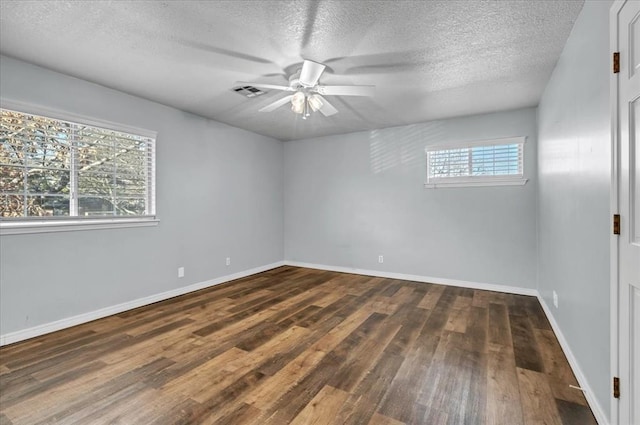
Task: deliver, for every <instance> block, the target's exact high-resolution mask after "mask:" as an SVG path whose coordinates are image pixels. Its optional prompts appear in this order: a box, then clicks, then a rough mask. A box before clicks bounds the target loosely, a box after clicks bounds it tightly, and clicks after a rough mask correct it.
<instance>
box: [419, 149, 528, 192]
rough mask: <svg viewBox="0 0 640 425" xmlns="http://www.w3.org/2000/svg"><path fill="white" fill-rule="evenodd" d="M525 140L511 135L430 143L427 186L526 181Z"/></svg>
mask: <svg viewBox="0 0 640 425" xmlns="http://www.w3.org/2000/svg"><path fill="white" fill-rule="evenodd" d="M524 143H525V137H511V138H506V139H495V140H482V141H475V142H467V143H464V144H450V145H445V146H430V147H428V148H427V149H426V154H427V181H426V183H425V187H430V188H433V187H438V186H443V187H444V186H497V185H517V184H524V183H526V181H527V180H526V179H525V178H524Z"/></svg>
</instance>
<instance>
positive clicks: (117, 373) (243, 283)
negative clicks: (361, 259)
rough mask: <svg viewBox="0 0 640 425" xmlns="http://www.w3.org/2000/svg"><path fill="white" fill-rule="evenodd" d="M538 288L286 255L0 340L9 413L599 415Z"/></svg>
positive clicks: (390, 422)
mask: <svg viewBox="0 0 640 425" xmlns="http://www.w3.org/2000/svg"><path fill="white" fill-rule="evenodd" d="M570 384H571V385H577V382H576V380H575V378H574V376H573V374H572V372H571V369H570V368H569V365H568V363H567V360H566V358H565V356H564V354H563V352H562V350H561V348H560V346H559V344H558V341H557V339H556V337H555V335H554V333H553V331H552V330H551V327H550V326H549V323H548V322H547V320H546V318H545V316H544V313H543V311H542V308H541V307H540V305H539V304H538V301H537V300H536V298H534V297H526V296H518V295H508V294H502V293H497V292H488V291H478V290H472V289H465V288H455V287H446V286H440V285H431V284H425V283H415V282H407V281H400V280H392V279H382V278H373V277H367V276H358V275H350V274H341V273H333V272H326V271H319V270H310V269H302V268H295V267H281V268H278V269H274V270H271V271H268V272H265V273H261V274H258V275H254V276H251V277H248V278H244V279H240V280H237V281H234V282H230V283H227V284H224V285H219V286H216V287H213V288H210V289H206V290H202V291H199V292H195V293H192V294H188V295H185V296H182V297H177V298H173V299H171V300H167V301H164V302H161V303H157V304H153V305H150V306H146V307H142V308H139V309H136V310H131V311H128V312H124V313H121V314H118V315H115V316H111V317H107V318H104V319H101V320H97V321H94V322H91V323H87V324H84V325H81V326H76V327H74V328H70V329H66V330H63V331H60V332H56V333H53V334H49V335H45V336H42V337H39V338H35V339H32V340H29V341H25V342H21V343H17V344H14V345H11V346H7V347H3V348H2V349H0V389H1V391H0V424H2V425H4V424H49V423H64V424H107V423H109V424H111V423H114V424H178V423H180V424H276V425H280V424H288V423H292V424H370V425H400V424H434V425H440V424H442V425H447V424H488V425H494V424H505V425H519V424H523V425H526V424H567V425H568V424H576V425H588V424H595V420H594V419H593V416H592V414H591V411H590V410H589V408H588V407H587V405H586V401H585V399H584V396H583V395H582V393H581V391H580V390H577V389H573V388H571V387H569V385H570Z"/></svg>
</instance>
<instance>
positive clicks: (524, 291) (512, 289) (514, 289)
mask: <svg viewBox="0 0 640 425" xmlns="http://www.w3.org/2000/svg"><path fill="white" fill-rule="evenodd" d="M284 264H285V265H287V266H296V267H306V268H308V269H318V270H328V271H332V272H340V273H352V274H361V275H365V276H375V277H385V278H389V279H399V280H410V281H413V282H426V283H435V284H438V285H448V286H458V287H461V288H471V289H483V290H485V291H494V292H506V293H508V294H518V295H531V296H534V297H535V296H537V295H538V291H537V290H535V289H531V288H521V287H518V286H506V285H496V284H493V283H478V282H469V281H466V280H455V279H445V278H440V277H429V276H419V275H413V274H404V273H393V272H383V271H379V270H366V269H356V268H351V267H340V266H327V265H324V264H312V263H301V262H298V261H285V262H284Z"/></svg>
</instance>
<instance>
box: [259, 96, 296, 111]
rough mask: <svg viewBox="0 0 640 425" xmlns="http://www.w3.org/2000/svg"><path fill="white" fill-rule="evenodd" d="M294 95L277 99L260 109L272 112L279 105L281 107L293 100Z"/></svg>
mask: <svg viewBox="0 0 640 425" xmlns="http://www.w3.org/2000/svg"><path fill="white" fill-rule="evenodd" d="M292 97H293V95H292V94H290V95H289V96H285V97H283V98H282V99H279V100H276V101H275V102H273V103H270V104H268V105H267V106H265V107H264V108H261V109H259V111H260V112H271V111H273V110H276V109H278V108H279V107H281V106H282V105H285V104H286V103H287V102H291V98H292Z"/></svg>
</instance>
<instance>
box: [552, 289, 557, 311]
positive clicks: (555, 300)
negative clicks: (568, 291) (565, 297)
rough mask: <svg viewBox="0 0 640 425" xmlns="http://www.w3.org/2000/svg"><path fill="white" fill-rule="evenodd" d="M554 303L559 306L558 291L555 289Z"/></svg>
mask: <svg viewBox="0 0 640 425" xmlns="http://www.w3.org/2000/svg"><path fill="white" fill-rule="evenodd" d="M553 305H554V306H555V307H556V308H558V293H557V292H556V291H553Z"/></svg>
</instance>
